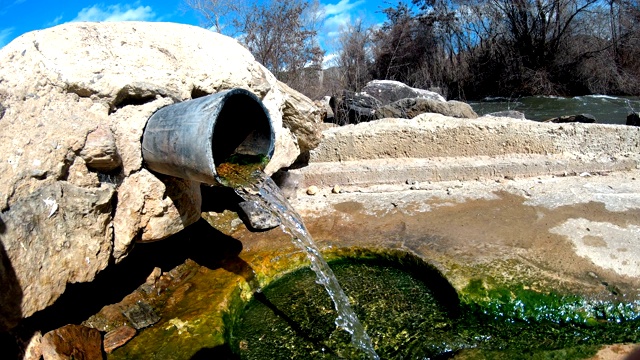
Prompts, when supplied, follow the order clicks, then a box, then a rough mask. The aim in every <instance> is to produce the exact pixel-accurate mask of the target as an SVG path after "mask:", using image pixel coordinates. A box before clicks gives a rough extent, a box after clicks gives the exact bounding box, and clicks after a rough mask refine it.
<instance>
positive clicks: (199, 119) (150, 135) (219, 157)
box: [142, 89, 275, 185]
mask: <svg viewBox="0 0 640 360" xmlns="http://www.w3.org/2000/svg"><path fill="white" fill-rule="evenodd" d="M274 147H275V133H274V131H273V126H272V124H271V118H270V117H269V113H268V111H267V109H266V108H265V107H264V105H263V104H262V102H261V101H260V100H259V99H258V98H257V97H256V96H255V95H254V94H253V93H251V92H249V91H247V90H244V89H232V90H226V91H222V92H219V93H216V94H212V95H208V96H204V97H201V98H197V99H193V100H187V101H184V102H180V103H176V104H172V105H168V106H165V107H163V108H161V109H159V110H158V111H156V112H155V113H154V114H153V115H152V116H151V117H150V118H149V120H148V121H147V125H146V126H145V129H144V133H143V135H142V157H143V159H144V162H145V164H146V166H147V168H149V169H150V170H153V171H155V172H158V173H161V174H165V175H171V176H175V177H180V178H183V179H189V180H195V181H199V182H202V183H206V184H211V185H215V184H217V183H218V182H217V180H216V168H217V166H218V165H220V164H221V163H222V162H224V161H226V160H227V159H228V158H229V156H231V155H233V154H236V153H237V154H245V155H265V156H267V157H268V158H271V156H272V155H273V151H274Z"/></svg>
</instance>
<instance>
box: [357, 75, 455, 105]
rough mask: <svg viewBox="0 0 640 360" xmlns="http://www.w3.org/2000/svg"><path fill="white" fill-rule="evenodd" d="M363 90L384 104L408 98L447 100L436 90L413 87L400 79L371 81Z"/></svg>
mask: <svg viewBox="0 0 640 360" xmlns="http://www.w3.org/2000/svg"><path fill="white" fill-rule="evenodd" d="M362 92H363V93H365V94H368V95H370V96H372V97H374V98H376V99H378V101H380V102H381V103H382V105H387V104H391V103H392V102H396V101H398V100H400V99H406V98H413V99H431V100H435V101H441V102H444V101H446V99H445V98H444V97H442V95H440V94H438V93H436V92H433V91H429V90H423V89H416V88H412V87H410V86H408V85H406V84H403V83H401V82H399V81H393V80H373V81H369V82H368V83H367V85H365V87H364V88H363V89H362Z"/></svg>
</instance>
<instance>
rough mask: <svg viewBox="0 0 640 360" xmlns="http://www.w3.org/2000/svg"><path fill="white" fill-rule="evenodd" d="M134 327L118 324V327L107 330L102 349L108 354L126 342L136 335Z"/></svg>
mask: <svg viewBox="0 0 640 360" xmlns="http://www.w3.org/2000/svg"><path fill="white" fill-rule="evenodd" d="M136 333H137V331H136V329H134V328H132V327H131V326H126V325H124V326H120V327H119V328H117V329H115V330H112V331H109V332H108V333H106V334H105V336H104V341H103V346H104V351H105V352H106V353H107V354H110V353H111V352H112V351H113V350H115V349H117V348H119V347H120V346H122V345H124V344H126V343H127V341H129V340H131V339H133V337H134V336H136Z"/></svg>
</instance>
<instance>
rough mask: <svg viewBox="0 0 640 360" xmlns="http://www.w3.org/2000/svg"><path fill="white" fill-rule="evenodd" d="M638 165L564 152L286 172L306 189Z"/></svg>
mask: <svg viewBox="0 0 640 360" xmlns="http://www.w3.org/2000/svg"><path fill="white" fill-rule="evenodd" d="M639 166H640V162H639V161H638V159H636V158H630V157H623V158H620V159H616V158H608V157H604V158H600V159H575V158H574V159H572V158H567V157H564V156H545V155H536V154H529V155H523V154H515V155H505V156H493V157H490V156H473V157H439V158H431V159H408V158H402V159H375V160H359V161H342V162H317V163H310V164H309V165H308V166H307V167H304V168H300V169H295V170H290V171H289V172H290V174H291V175H293V177H294V178H295V180H296V182H297V186H298V187H299V188H306V187H308V186H311V185H316V186H325V187H326V186H335V185H339V186H341V187H346V186H371V185H386V184H407V183H408V184H412V183H414V182H426V181H432V182H436V181H451V180H461V181H466V180H477V179H480V178H484V179H491V178H496V179H503V178H505V177H507V178H508V177H532V176H539V175H560V176H566V175H579V174H583V173H586V174H588V173H602V172H611V171H622V170H631V169H636V168H638V167H639ZM586 174H585V175H586Z"/></svg>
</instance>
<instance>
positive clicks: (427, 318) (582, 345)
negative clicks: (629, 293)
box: [230, 260, 640, 359]
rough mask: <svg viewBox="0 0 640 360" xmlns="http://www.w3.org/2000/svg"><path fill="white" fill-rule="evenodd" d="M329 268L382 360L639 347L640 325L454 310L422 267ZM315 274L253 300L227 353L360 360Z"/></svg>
mask: <svg viewBox="0 0 640 360" xmlns="http://www.w3.org/2000/svg"><path fill="white" fill-rule="evenodd" d="M331 267H332V269H333V271H334V273H335V274H336V276H337V277H338V279H339V281H340V283H341V284H342V286H343V288H344V290H345V292H346V294H347V295H348V296H349V299H350V301H351V303H352V306H353V308H354V310H355V311H356V313H357V315H358V317H359V318H360V320H361V321H362V323H363V324H364V326H365V327H366V330H367V332H368V333H369V335H370V336H371V339H372V341H373V344H374V346H375V350H376V351H377V352H378V354H379V355H380V356H381V358H383V359H427V358H429V359H448V358H456V359H463V358H464V359H488V358H517V357H519V356H522V355H523V354H526V355H527V358H562V359H571V358H574V359H582V358H587V357H589V356H592V355H593V354H595V352H596V351H597V349H598V348H599V345H600V344H612V343H620V342H638V341H640V336H639V335H638V332H637V329H638V325H639V322H638V321H637V320H635V321H626V322H621V323H617V322H606V321H601V322H597V323H589V324H586V323H571V322H565V323H558V322H553V321H522V320H516V319H513V318H509V317H506V316H500V314H499V313H488V312H487V309H481V308H479V307H478V306H473V305H468V304H461V303H460V301H459V300H458V296H457V295H456V293H455V291H454V290H453V288H452V287H451V286H450V285H449V284H448V283H447V282H446V280H444V279H443V278H442V277H441V276H440V275H439V274H438V273H437V271H435V270H433V269H431V268H430V267H428V266H415V265H411V266H406V264H403V265H402V266H398V264H396V263H393V262H389V261H381V260H366V261H365V260H357V261H356V260H341V261H338V262H333V263H331ZM314 280H315V275H314V274H313V273H312V272H311V270H309V269H302V270H299V271H296V272H294V273H291V274H289V275H286V276H285V277H283V278H282V279H280V280H278V281H276V282H274V283H273V284H271V285H270V286H269V287H267V288H265V289H264V290H263V291H262V292H261V293H258V294H256V295H255V297H254V299H253V300H251V301H250V302H249V303H248V305H247V306H246V307H245V309H244V312H243V313H242V314H241V315H240V316H239V317H238V319H237V320H236V321H235V324H234V326H233V329H232V331H231V335H230V345H231V347H232V348H233V349H234V351H235V352H236V353H237V354H238V355H239V357H240V358H242V359H337V358H347V359H364V358H366V357H365V356H364V355H363V354H359V353H358V352H357V351H356V350H354V349H353V348H352V347H351V346H350V345H349V338H348V336H347V335H346V334H345V333H344V332H343V331H340V330H339V329H337V328H336V325H335V323H334V319H335V313H334V312H335V310H334V309H333V306H332V304H331V300H330V299H329V298H328V296H327V295H326V292H324V290H323V288H322V287H321V286H320V285H318V284H316V283H315V282H314Z"/></svg>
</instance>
